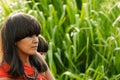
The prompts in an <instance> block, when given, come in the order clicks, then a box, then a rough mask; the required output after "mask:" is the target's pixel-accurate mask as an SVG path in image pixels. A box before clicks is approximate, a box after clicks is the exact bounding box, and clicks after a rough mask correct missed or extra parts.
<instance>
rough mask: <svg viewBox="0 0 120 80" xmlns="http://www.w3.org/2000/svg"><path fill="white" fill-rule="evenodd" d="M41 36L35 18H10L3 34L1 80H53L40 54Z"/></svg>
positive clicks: (26, 16) (24, 15) (6, 22)
mask: <svg viewBox="0 0 120 80" xmlns="http://www.w3.org/2000/svg"><path fill="white" fill-rule="evenodd" d="M40 32H41V26H40V24H39V22H38V21H37V20H36V19H35V18H34V17H33V16H30V15H27V14H24V13H16V14H11V15H10V16H9V17H8V18H7V20H6V21H5V23H4V24H3V27H2V30H1V39H2V52H3V59H2V63H1V66H0V80H3V79H4V80H9V79H10V80H54V77H53V75H52V74H51V72H50V70H49V68H48V66H47V63H46V62H45V60H44V59H43V58H42V56H41V55H40V54H39V55H38V54H37V47H38V35H39V34H40ZM43 73H44V74H45V75H42V74H43Z"/></svg>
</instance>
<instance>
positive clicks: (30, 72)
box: [0, 62, 47, 80]
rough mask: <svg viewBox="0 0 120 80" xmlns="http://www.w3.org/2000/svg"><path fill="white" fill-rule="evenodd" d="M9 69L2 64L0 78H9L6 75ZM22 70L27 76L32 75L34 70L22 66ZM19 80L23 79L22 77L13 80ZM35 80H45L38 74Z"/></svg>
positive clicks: (5, 64)
mask: <svg viewBox="0 0 120 80" xmlns="http://www.w3.org/2000/svg"><path fill="white" fill-rule="evenodd" d="M9 69H10V66H9V65H8V64H7V63H5V62H4V63H2V66H1V67H0V78H4V77H8V78H9V77H10V75H8V73H7V71H8V70H9ZM24 70H25V73H26V74H27V75H34V69H33V68H32V67H30V66H27V65H24ZM20 79H22V80H23V79H24V77H23V76H21V77H19V78H16V79H15V80H20ZM36 80H47V79H46V78H45V77H44V76H43V75H41V74H38V76H37V79H36Z"/></svg>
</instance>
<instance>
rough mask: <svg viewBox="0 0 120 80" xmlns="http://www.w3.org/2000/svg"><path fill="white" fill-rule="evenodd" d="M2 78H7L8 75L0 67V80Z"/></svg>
mask: <svg viewBox="0 0 120 80" xmlns="http://www.w3.org/2000/svg"><path fill="white" fill-rule="evenodd" d="M3 77H8V74H7V72H6V71H5V70H4V69H3V68H2V67H0V78H3Z"/></svg>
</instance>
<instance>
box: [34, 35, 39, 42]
mask: <svg viewBox="0 0 120 80" xmlns="http://www.w3.org/2000/svg"><path fill="white" fill-rule="evenodd" d="M33 42H34V43H38V42H39V41H38V36H36V35H33Z"/></svg>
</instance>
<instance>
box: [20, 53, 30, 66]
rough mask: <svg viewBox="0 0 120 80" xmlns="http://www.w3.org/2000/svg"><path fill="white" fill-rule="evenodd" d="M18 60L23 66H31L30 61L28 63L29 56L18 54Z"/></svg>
mask: <svg viewBox="0 0 120 80" xmlns="http://www.w3.org/2000/svg"><path fill="white" fill-rule="evenodd" d="M19 58H20V60H21V61H22V63H23V64H25V65H28V66H31V64H30V61H29V55H25V54H22V53H19Z"/></svg>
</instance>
